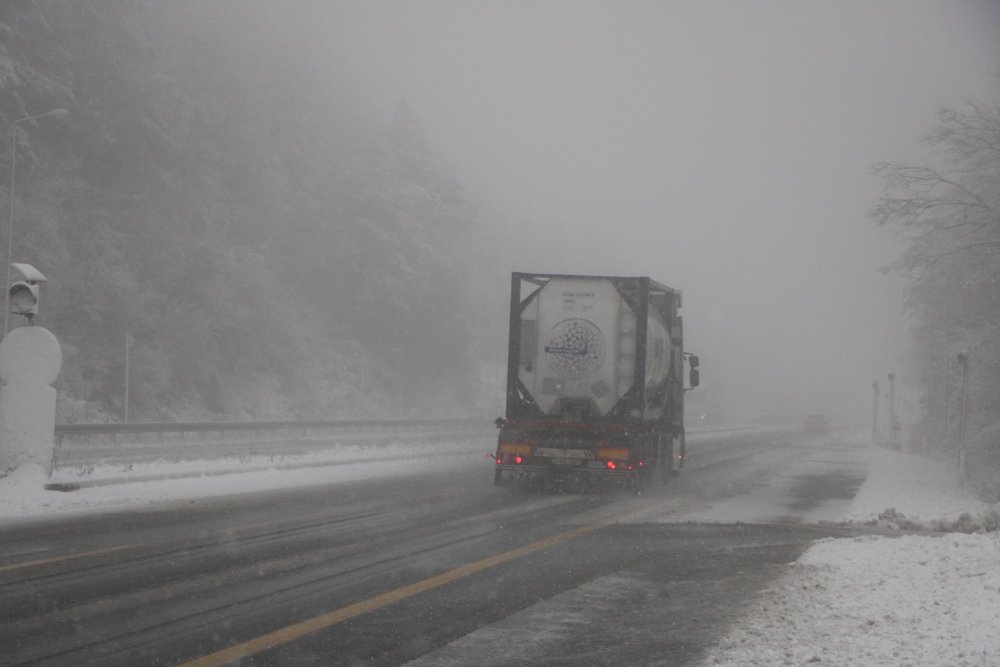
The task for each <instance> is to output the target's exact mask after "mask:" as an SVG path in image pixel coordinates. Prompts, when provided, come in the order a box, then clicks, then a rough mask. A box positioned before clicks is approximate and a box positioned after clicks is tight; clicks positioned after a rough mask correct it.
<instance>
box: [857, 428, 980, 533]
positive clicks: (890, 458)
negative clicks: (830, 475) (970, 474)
mask: <svg viewBox="0 0 1000 667" xmlns="http://www.w3.org/2000/svg"><path fill="white" fill-rule="evenodd" d="M865 458H866V463H867V466H868V481H867V482H866V483H865V484H864V485H863V486H862V487H861V489H860V490H859V491H858V494H857V495H856V496H855V497H854V500H853V502H852V503H851V509H850V511H849V513H848V515H847V517H846V523H848V524H850V523H862V524H865V525H870V526H875V525H877V526H882V527H886V528H901V529H905V530H931V531H938V532H960V533H974V532H981V531H984V530H986V531H989V530H997V529H998V528H1000V504H998V505H996V506H994V507H990V506H989V505H988V504H987V503H984V502H982V501H979V500H976V499H975V498H973V497H972V496H971V494H968V493H966V492H965V491H964V490H963V489H962V488H961V487H960V485H959V483H958V473H957V471H956V467H955V466H954V465H952V464H949V463H945V462H941V461H931V460H929V459H926V458H924V457H921V456H915V455H912V454H904V453H901V452H893V451H889V450H887V449H882V448H879V447H869V448H867V449H866V450H865Z"/></svg>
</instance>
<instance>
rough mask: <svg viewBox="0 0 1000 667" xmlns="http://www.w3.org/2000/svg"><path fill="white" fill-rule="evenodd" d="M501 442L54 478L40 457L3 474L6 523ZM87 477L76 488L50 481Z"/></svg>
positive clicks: (381, 471) (359, 473)
mask: <svg viewBox="0 0 1000 667" xmlns="http://www.w3.org/2000/svg"><path fill="white" fill-rule="evenodd" d="M494 446H495V445H494V444H493V442H485V441H484V442H476V439H475V438H473V439H472V440H471V441H470V439H468V438H465V439H456V440H455V441H454V442H435V443H433V444H430V443H407V444H400V443H396V444H388V445H368V446H365V445H342V446H338V447H335V448H332V449H327V450H323V451H319V452H313V453H310V454H303V455H295V456H276V457H271V456H256V457H250V458H246V459H221V460H215V461H181V462H159V463H147V464H134V465H128V466H124V467H123V466H118V465H107V466H96V467H93V468H88V469H79V470H72V471H67V472H59V473H57V474H55V475H53V477H52V478H51V479H48V478H46V474H45V471H44V470H43V468H42V466H40V465H25V466H21V467H20V468H18V469H17V470H15V471H14V472H13V473H11V474H10V475H8V476H7V477H3V478H0V525H2V523H3V521H4V519H8V518H17V517H20V518H24V517H34V516H48V515H54V514H65V513H73V512H95V511H101V510H107V509H112V508H114V509H127V508H133V507H142V506H149V505H155V504H158V503H162V502H168V501H174V500H181V499H186V498H206V497H212V496H226V495H231V494H236V493H249V492H253V491H265V490H270V489H281V488H294V487H300V486H311V485H319V484H329V483H334V482H346V481H351V480H357V479H376V478H383V477H398V476H400V475H404V474H412V473H419V472H423V471H430V470H442V469H445V468H447V467H460V466H464V465H467V464H468V462H469V461H471V460H473V458H475V460H479V459H485V457H486V452H488V451H492V449H493V447H494ZM53 482H56V483H62V484H68V485H79V486H80V488H79V489H78V490H75V491H71V492H68V493H62V492H59V491H47V490H45V485H46V484H49V483H53Z"/></svg>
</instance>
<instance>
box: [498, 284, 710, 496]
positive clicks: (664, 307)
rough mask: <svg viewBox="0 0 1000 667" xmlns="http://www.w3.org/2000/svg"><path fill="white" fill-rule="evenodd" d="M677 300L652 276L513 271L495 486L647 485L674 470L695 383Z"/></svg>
mask: <svg viewBox="0 0 1000 667" xmlns="http://www.w3.org/2000/svg"><path fill="white" fill-rule="evenodd" d="M680 307H681V292H680V290H676V289H673V288H670V287H667V286H665V285H661V284H660V283H658V282H655V281H653V280H650V279H649V278H646V277H613V276H575V275H556V274H540V273H514V274H512V276H511V292H510V333H509V345H508V351H507V401H506V414H505V415H504V417H501V418H498V419H497V420H496V424H497V427H498V428H499V429H500V435H499V438H498V442H497V448H496V452H495V454H493V455H492V456H493V458H494V460H495V463H496V466H495V467H496V471H495V477H494V482H495V484H497V485H498V486H514V485H535V486H540V487H548V488H561V489H564V490H569V491H584V490H588V489H597V488H604V487H615V488H630V489H635V490H642V489H644V488H648V487H650V486H651V485H654V484H658V483H662V482H665V481H666V480H667V478H668V477H669V476H670V475H671V474H674V473H676V472H677V471H679V470H680V468H681V467H682V466H683V464H684V455H685V443H684V392H685V391H687V390H688V389H692V388H694V387H696V386H697V385H698V358H697V357H696V356H694V355H691V354H686V353H685V352H684V338H683V327H682V321H681V317H680V315H679V314H678V311H679V309H680ZM685 370H686V371H687V373H685ZM685 374H686V375H687V378H688V383H689V386H688V387H685V386H684V380H685Z"/></svg>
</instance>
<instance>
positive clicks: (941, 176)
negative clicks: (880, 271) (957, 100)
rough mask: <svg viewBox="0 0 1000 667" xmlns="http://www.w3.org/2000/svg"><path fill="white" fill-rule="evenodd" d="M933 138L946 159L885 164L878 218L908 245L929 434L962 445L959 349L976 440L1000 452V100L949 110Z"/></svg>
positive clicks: (901, 266)
mask: <svg viewBox="0 0 1000 667" xmlns="http://www.w3.org/2000/svg"><path fill="white" fill-rule="evenodd" d="M925 140H926V142H927V143H928V144H929V145H930V146H931V147H933V148H934V149H935V151H936V153H937V155H938V156H939V157H940V165H939V166H921V165H908V164H891V163H886V164H881V165H879V166H878V167H877V169H876V172H877V173H878V175H879V176H881V177H882V180H883V193H882V196H881V198H880V199H879V201H878V203H877V205H876V206H875V208H874V209H873V210H872V212H871V218H872V221H873V222H874V223H875V224H876V225H878V226H882V227H887V228H891V229H893V230H894V231H895V232H896V233H897V235H898V236H900V237H901V238H902V239H903V241H904V243H905V250H904V252H903V254H902V256H901V257H900V258H899V259H898V260H897V261H896V262H895V263H894V264H893V265H892V266H891V267H890V268H891V269H893V270H897V271H900V272H903V273H905V274H906V275H907V276H908V277H909V285H908V292H907V305H908V308H909V309H910V311H911V312H912V314H913V315H914V318H915V322H916V323H915V327H914V340H915V354H914V364H915V370H916V371H917V375H918V377H919V378H920V381H921V383H922V389H923V392H924V401H923V403H924V417H925V421H926V423H925V430H924V433H925V434H926V435H927V436H928V437H930V438H934V439H936V440H938V441H939V442H942V443H943V444H946V445H954V444H955V442H954V440H955V426H956V424H957V423H958V420H959V411H960V408H961V406H960V405H959V391H960V389H959V384H960V382H961V378H962V368H961V365H960V364H959V363H958V361H957V354H958V353H959V352H967V353H968V355H969V357H968V358H969V391H968V399H969V400H968V405H967V414H968V419H969V424H970V427H971V428H970V431H969V437H967V438H966V442H967V444H968V443H969V441H970V440H971V441H973V443H974V446H978V447H981V448H988V449H992V450H994V451H1000V438H996V439H993V440H991V438H992V436H989V435H988V434H989V433H991V432H995V433H1000V431H997V429H996V425H998V424H1000V398H998V397H1000V105H998V104H995V103H994V104H990V103H985V102H969V103H967V104H966V105H964V106H963V107H961V108H945V109H942V110H941V111H940V112H939V113H938V114H937V118H936V123H935V126H934V128H933V129H932V130H931V131H930V132H929V133H928V134H927V135H926V137H925Z"/></svg>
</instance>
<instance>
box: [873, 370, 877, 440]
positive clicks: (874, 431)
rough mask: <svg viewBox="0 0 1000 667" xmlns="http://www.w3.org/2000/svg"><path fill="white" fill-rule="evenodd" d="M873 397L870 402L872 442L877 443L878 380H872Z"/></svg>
mask: <svg viewBox="0 0 1000 667" xmlns="http://www.w3.org/2000/svg"><path fill="white" fill-rule="evenodd" d="M872 389H874V390H875V397H874V399H873V402H872V444H875V445H877V444H878V382H872Z"/></svg>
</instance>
